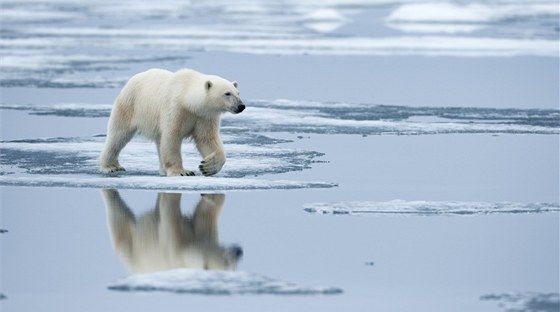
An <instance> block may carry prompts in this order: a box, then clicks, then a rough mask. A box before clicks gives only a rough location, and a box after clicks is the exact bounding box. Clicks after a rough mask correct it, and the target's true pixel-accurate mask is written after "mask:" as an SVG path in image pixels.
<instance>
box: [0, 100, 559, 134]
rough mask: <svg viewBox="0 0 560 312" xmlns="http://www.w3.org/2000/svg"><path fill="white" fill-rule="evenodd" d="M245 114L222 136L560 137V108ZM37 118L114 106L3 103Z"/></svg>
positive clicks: (250, 106)
mask: <svg viewBox="0 0 560 312" xmlns="http://www.w3.org/2000/svg"><path fill="white" fill-rule="evenodd" d="M246 102H247V109H246V110H245V111H244V113H243V115H242V116H231V115H228V114H224V115H223V118H222V125H223V127H222V132H224V133H230V134H235V133H238V132H239V131H245V132H246V131H250V132H297V133H319V134H331V133H339V134H361V135H395V134H396V135H426V134H450V133H461V134H473V133H486V134H559V133H560V122H559V120H560V119H559V116H560V111H559V110H558V109H498V108H477V107H409V106H390V105H374V104H363V103H362V104H360V103H344V102H314V101H298V100H286V99H277V100H249V101H246ZM0 109H9V110H21V111H28V112H29V114H33V115H52V116H61V117H108V116H109V114H110V111H111V105H109V104H88V103H65V104H52V105H10V104H1V105H0Z"/></svg>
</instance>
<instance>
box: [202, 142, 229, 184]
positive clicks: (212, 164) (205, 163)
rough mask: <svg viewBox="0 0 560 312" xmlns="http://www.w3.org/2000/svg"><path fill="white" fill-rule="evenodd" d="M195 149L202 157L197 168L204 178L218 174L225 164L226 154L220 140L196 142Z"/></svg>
mask: <svg viewBox="0 0 560 312" xmlns="http://www.w3.org/2000/svg"><path fill="white" fill-rule="evenodd" d="M196 147H197V148H198V151H199V152H200V154H201V155H202V157H203V159H202V161H201V162H200V165H199V166H198V169H200V172H202V174H203V175H205V176H211V175H215V174H216V173H218V172H219V171H220V170H221V169H222V167H223V166H224V164H225V163H226V154H225V153H224V147H223V145H222V142H221V140H220V138H219V137H217V138H214V139H211V140H200V141H197V142H196Z"/></svg>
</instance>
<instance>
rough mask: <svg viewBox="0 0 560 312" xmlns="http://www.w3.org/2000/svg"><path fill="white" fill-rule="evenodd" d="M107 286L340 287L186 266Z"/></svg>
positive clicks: (212, 289) (230, 291)
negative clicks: (300, 283) (312, 284)
mask: <svg viewBox="0 0 560 312" xmlns="http://www.w3.org/2000/svg"><path fill="white" fill-rule="evenodd" d="M108 288H109V289H111V290H120V291H143V292H152V291H163V292H172V293H187V294H200V295H243V294H267V295H333V294H340V293H342V289H340V288H334V287H310V286H301V285H298V284H295V283H290V282H284V281H280V280H276V279H272V278H269V277H266V276H262V275H258V274H254V273H248V272H235V271H233V272H232V271H201V270H190V269H179V270H172V271H165V272H157V273H149V274H138V275H132V276H129V277H127V278H124V279H122V280H120V281H117V282H116V283H114V284H112V285H110V286H109V287H108Z"/></svg>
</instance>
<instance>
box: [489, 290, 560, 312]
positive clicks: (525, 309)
mask: <svg viewBox="0 0 560 312" xmlns="http://www.w3.org/2000/svg"><path fill="white" fill-rule="evenodd" d="M480 300H484V301H497V302H498V305H499V307H500V308H502V309H503V310H504V311H507V312H556V311H559V310H560V294H559V293H539V292H512V293H502V294H488V295H484V296H481V297H480Z"/></svg>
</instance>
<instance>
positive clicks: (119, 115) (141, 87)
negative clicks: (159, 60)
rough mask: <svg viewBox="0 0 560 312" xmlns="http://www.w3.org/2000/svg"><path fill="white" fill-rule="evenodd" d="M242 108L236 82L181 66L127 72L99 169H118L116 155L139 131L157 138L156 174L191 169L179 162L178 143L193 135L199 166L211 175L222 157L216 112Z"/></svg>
mask: <svg viewBox="0 0 560 312" xmlns="http://www.w3.org/2000/svg"><path fill="white" fill-rule="evenodd" d="M244 109H245V105H244V104H243V102H241V99H240V98H239V92H238V91H237V82H235V81H234V82H229V81H227V80H225V79H223V78H221V77H218V76H211V75H205V74H202V73H199V72H196V71H194V70H190V69H183V70H179V71H177V72H175V73H172V72H170V71H167V70H163V69H150V70H148V71H145V72H142V73H139V74H137V75H135V76H134V77H132V78H131V79H130V80H129V81H128V83H127V84H126V85H125V86H124V88H123V89H122V91H121V93H120V94H119V96H118V97H117V99H116V100H115V104H114V106H113V110H112V112H111V117H110V119H109V125H108V129H107V141H106V144H105V150H104V151H103V153H102V154H101V159H100V161H101V170H102V171H104V172H107V173H109V172H116V171H123V170H124V168H123V167H122V166H121V165H120V164H119V161H118V157H119V153H120V151H121V150H122V149H123V147H124V146H125V145H126V144H127V143H128V142H129V141H130V140H131V139H132V137H133V136H134V134H136V133H140V134H142V135H144V136H146V137H148V138H150V139H152V140H154V141H155V142H156V145H157V149H158V155H159V163H160V166H159V168H160V169H159V172H160V174H161V175H167V176H176V175H187V176H190V175H194V173H193V172H192V171H189V170H186V169H184V168H183V161H182V158H181V143H182V141H183V139H185V138H193V140H194V142H195V144H196V147H197V149H198V151H199V152H200V154H201V155H202V157H203V160H202V162H201V163H200V166H199V169H200V171H201V172H202V174H204V175H206V176H210V175H213V174H216V173H218V171H220V169H222V166H223V165H224V163H225V162H226V156H225V153H224V149H223V146H222V142H221V140H220V115H221V114H222V113H223V112H231V113H233V114H238V113H240V112H242V111H243V110H244Z"/></svg>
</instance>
